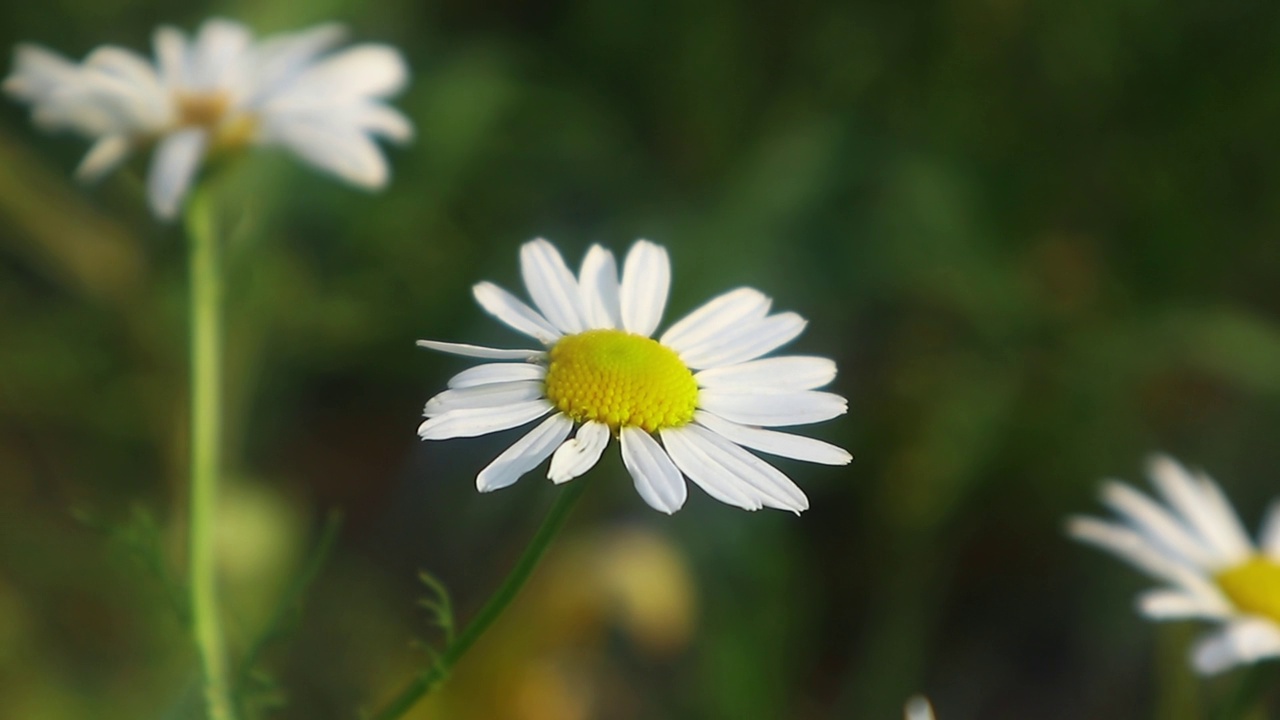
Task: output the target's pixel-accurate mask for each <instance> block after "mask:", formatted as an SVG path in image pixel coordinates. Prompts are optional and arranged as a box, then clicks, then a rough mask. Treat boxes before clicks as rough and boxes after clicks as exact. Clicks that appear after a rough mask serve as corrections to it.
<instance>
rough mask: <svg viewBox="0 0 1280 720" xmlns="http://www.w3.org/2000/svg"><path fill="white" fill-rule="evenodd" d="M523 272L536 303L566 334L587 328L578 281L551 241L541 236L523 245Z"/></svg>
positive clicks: (522, 274) (521, 263) (521, 267)
mask: <svg viewBox="0 0 1280 720" xmlns="http://www.w3.org/2000/svg"><path fill="white" fill-rule="evenodd" d="M520 275H521V277H523V278H524V285H525V288H527V289H528V291H529V297H531V298H533V304H534V305H537V306H538V310H540V311H542V315H543V317H545V318H546V319H547V320H550V321H551V324H552V325H554V326H556V327H557V328H558V329H559V330H560V331H561V332H564V333H570V334H572V333H580V332H582V331H583V330H586V329H587V325H586V322H585V320H584V314H585V313H584V312H583V308H582V295H581V292H580V290H579V289H578V281H577V280H575V279H574V277H573V273H571V272H569V267H568V266H567V265H565V264H564V258H562V257H560V251H559V250H556V247H555V246H554V245H552V244H551V243H549V242H547V241H546V240H543V239H542V238H538V239H537V240H533V241H531V242H527V243H525V244H524V245H521V246H520Z"/></svg>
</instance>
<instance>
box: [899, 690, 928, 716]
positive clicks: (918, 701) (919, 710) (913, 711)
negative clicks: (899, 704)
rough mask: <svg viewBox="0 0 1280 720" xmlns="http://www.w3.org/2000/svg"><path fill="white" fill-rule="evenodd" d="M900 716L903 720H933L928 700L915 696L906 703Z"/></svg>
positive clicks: (921, 696)
mask: <svg viewBox="0 0 1280 720" xmlns="http://www.w3.org/2000/svg"><path fill="white" fill-rule="evenodd" d="M902 714H903V718H905V720H933V706H931V705H929V699H928V698H926V697H924V696H923V695H916V696H915V697H913V698H911V699H910V700H908V701H907V706H906V707H905V708H903V713H902Z"/></svg>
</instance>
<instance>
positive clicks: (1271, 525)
mask: <svg viewBox="0 0 1280 720" xmlns="http://www.w3.org/2000/svg"><path fill="white" fill-rule="evenodd" d="M1258 537H1259V540H1258V545H1259V546H1260V547H1261V548H1262V552H1264V553H1266V554H1267V555H1268V556H1269V557H1270V558H1271V559H1272V560H1276V561H1280V500H1276V501H1273V502H1272V503H1271V506H1270V507H1268V508H1267V517H1266V519H1264V520H1263V521H1262V533H1261V534H1260V535H1259V536H1258Z"/></svg>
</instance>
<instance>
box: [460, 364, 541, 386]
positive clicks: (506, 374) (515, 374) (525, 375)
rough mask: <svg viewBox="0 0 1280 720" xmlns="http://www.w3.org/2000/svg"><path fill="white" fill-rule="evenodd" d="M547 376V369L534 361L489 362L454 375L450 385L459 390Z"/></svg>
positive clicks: (539, 378)
mask: <svg viewBox="0 0 1280 720" xmlns="http://www.w3.org/2000/svg"><path fill="white" fill-rule="evenodd" d="M546 376H547V369H546V368H545V367H543V366H542V365H536V364H534V363H489V364H486V365H476V366H475V367H473V368H467V369H466V370H463V371H462V372H460V373H458V374H457V375H454V376H453V377H452V378H451V379H450V380H449V387H450V388H452V389H455V390H457V389H461V388H469V387H477V386H480V385H490V384H493V383H505V382H516V381H518V380H542V379H544V378H546Z"/></svg>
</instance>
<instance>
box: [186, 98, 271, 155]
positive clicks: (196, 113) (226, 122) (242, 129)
mask: <svg viewBox="0 0 1280 720" xmlns="http://www.w3.org/2000/svg"><path fill="white" fill-rule="evenodd" d="M175 102H176V104H177V110H178V125H179V126H180V127H201V128H205V129H207V130H208V131H209V133H210V134H211V135H212V140H213V147H212V148H211V149H212V150H233V149H235V148H239V147H243V146H245V145H248V144H249V141H250V140H252V139H253V133H254V130H255V129H256V123H255V122H254V119H253V116H251V115H248V114H245V113H232V112H230V111H231V98H229V97H227V94H226V93H224V92H221V91H213V92H203V93H183V92H180V93H178V94H177V97H176V98H175Z"/></svg>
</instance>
